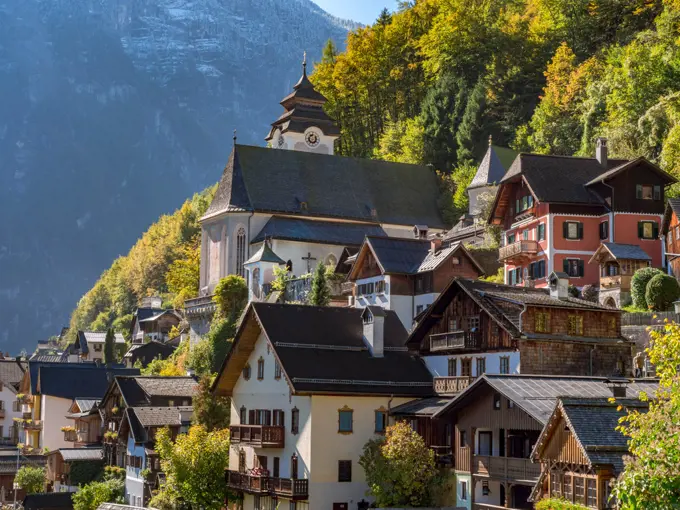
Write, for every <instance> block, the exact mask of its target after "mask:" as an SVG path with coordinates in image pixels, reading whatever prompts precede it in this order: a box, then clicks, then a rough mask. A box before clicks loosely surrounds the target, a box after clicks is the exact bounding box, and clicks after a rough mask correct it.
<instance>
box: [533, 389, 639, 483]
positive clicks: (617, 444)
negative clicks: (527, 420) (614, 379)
mask: <svg viewBox="0 0 680 510" xmlns="http://www.w3.org/2000/svg"><path fill="white" fill-rule="evenodd" d="M648 409H649V403H648V402H643V401H641V400H639V399H637V398H616V399H615V400H614V401H610V400H609V398H608V397H595V398H594V397H572V396H568V397H559V398H557V403H556V404H555V406H554V410H553V412H552V413H551V415H550V416H549V419H548V421H547V422H546V425H545V427H544V428H543V431H542V432H541V435H540V436H539V438H538V441H537V443H536V446H535V447H534V451H533V452H532V454H531V457H532V459H534V460H535V461H538V458H539V457H540V455H541V452H542V451H543V450H544V448H545V446H546V445H547V444H548V443H547V440H548V437H549V436H550V435H551V433H552V431H553V430H554V428H555V427H556V426H558V425H559V424H560V419H559V418H560V417H562V418H564V420H565V422H566V424H567V426H568V427H569V429H570V430H571V432H572V434H573V436H574V439H575V440H576V442H577V444H578V445H579V447H580V448H581V451H582V453H583V455H584V456H585V457H586V459H587V460H588V463H589V465H590V466H612V467H613V469H614V473H615V474H618V473H620V472H621V471H622V470H623V467H624V461H623V458H624V456H625V455H627V454H628V438H627V437H626V436H624V435H623V434H621V433H620V432H618V431H617V430H616V428H617V427H618V426H619V420H620V418H622V417H623V416H626V415H627V414H628V412H629V411H630V410H635V411H637V412H641V413H644V412H646V411H647V410H648Z"/></svg>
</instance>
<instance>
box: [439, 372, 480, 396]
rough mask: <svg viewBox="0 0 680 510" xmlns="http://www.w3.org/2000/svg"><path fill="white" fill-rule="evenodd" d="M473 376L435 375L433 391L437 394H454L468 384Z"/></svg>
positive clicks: (472, 379)
mask: <svg viewBox="0 0 680 510" xmlns="http://www.w3.org/2000/svg"><path fill="white" fill-rule="evenodd" d="M472 381H474V378H472V377H468V376H460V377H435V378H434V392H435V393H436V394H437V395H455V394H457V393H460V392H461V391H463V390H464V389H465V388H467V387H468V386H470V385H471V384H472Z"/></svg>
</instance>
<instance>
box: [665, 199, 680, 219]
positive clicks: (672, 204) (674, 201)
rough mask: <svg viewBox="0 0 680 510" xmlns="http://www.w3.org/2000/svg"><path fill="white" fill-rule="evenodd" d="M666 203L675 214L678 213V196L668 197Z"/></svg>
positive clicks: (679, 207)
mask: <svg viewBox="0 0 680 510" xmlns="http://www.w3.org/2000/svg"><path fill="white" fill-rule="evenodd" d="M668 205H669V206H670V208H671V209H672V210H673V212H674V213H675V214H677V215H680V198H669V199H668Z"/></svg>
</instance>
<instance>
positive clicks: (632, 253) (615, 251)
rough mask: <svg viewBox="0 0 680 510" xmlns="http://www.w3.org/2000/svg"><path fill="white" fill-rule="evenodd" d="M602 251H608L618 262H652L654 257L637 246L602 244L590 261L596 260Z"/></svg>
mask: <svg viewBox="0 0 680 510" xmlns="http://www.w3.org/2000/svg"><path fill="white" fill-rule="evenodd" d="M602 250H606V251H608V252H609V253H610V254H611V256H612V257H614V258H615V259H616V260H624V259H629V260H652V257H650V256H649V254H648V253H647V252H646V251H645V250H643V249H642V248H641V247H640V246H639V245H637V244H619V243H602V244H601V245H600V247H599V248H598V249H597V251H595V253H594V254H593V256H592V257H591V259H590V261H591V262H592V261H593V260H596V257H598V255H599V253H601V252H602Z"/></svg>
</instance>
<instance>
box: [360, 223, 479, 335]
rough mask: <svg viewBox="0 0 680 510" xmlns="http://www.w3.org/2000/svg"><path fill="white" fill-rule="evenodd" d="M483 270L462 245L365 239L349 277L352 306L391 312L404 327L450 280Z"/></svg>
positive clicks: (473, 276) (409, 324)
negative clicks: (371, 307)
mask: <svg viewBox="0 0 680 510" xmlns="http://www.w3.org/2000/svg"><path fill="white" fill-rule="evenodd" d="M483 274H484V270H483V269H482V267H481V266H480V265H479V264H478V263H477V261H476V260H475V258H474V256H473V254H471V253H470V252H469V251H468V250H467V249H466V248H465V246H463V244H461V243H448V242H447V243H446V244H444V243H443V242H442V239H441V238H434V239H431V240H427V239H396V238H388V237H370V236H368V237H366V239H365V240H364V242H363V244H362V245H361V248H360V249H359V252H358V254H357V255H356V258H355V262H354V264H353V265H352V269H351V270H350V272H349V275H348V276H347V279H348V281H349V282H351V284H353V285H352V296H351V297H350V301H351V304H352V305H353V306H354V307H356V308H364V307H366V306H371V305H375V306H380V307H382V308H385V309H386V310H394V311H395V312H396V314H397V316H398V317H399V319H400V320H401V322H402V324H403V325H404V327H405V328H407V329H410V328H411V327H412V326H413V319H414V317H416V316H417V315H419V314H421V313H422V312H423V311H424V310H425V309H426V308H427V307H428V306H430V305H431V304H432V303H433V302H434V300H435V299H436V298H437V296H438V295H439V293H440V292H441V291H442V290H443V289H444V288H446V286H447V285H448V283H449V282H450V281H451V279H452V278H454V277H456V276H462V277H467V278H478V277H480V276H482V275H483Z"/></svg>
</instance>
